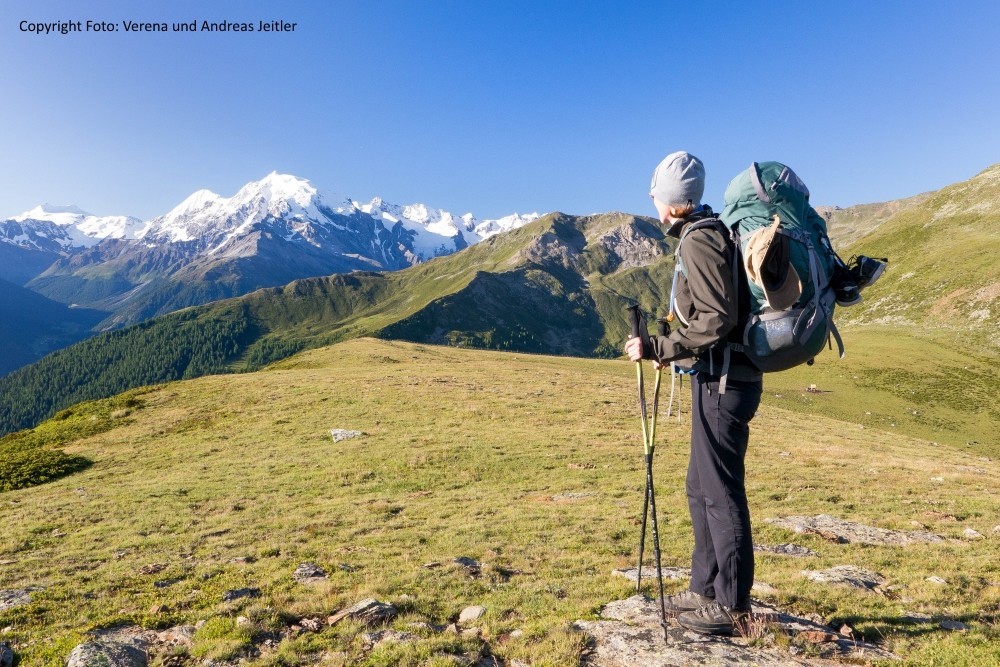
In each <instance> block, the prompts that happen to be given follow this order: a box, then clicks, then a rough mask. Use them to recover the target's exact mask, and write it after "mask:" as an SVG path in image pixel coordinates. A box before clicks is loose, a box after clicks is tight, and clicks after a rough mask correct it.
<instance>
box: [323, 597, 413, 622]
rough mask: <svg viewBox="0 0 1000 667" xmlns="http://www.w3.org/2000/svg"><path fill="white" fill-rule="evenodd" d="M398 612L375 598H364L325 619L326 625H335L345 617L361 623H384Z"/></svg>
mask: <svg viewBox="0 0 1000 667" xmlns="http://www.w3.org/2000/svg"><path fill="white" fill-rule="evenodd" d="M398 613H399V612H398V611H397V610H396V608H395V607H394V606H392V605H391V604H388V603H385V602H379V601H378V600H376V599H375V598H365V599H364V600H362V601H360V602H358V603H357V604H355V605H352V606H350V607H348V608H347V609H341V610H340V611H338V612H337V613H336V614H334V615H333V616H330V617H329V618H327V619H326V623H327V625H336V624H337V623H340V622H341V621H342V620H344V619H345V618H351V619H353V620H355V621H361V622H362V623H384V622H385V621H390V620H392V619H393V618H395V616H396V614H398Z"/></svg>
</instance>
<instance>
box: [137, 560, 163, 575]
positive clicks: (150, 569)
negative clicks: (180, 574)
mask: <svg viewBox="0 0 1000 667" xmlns="http://www.w3.org/2000/svg"><path fill="white" fill-rule="evenodd" d="M166 569H167V564H166V563H150V564H149V565H143V566H142V567H140V568H139V574H156V573H157V572H163V571H164V570H166Z"/></svg>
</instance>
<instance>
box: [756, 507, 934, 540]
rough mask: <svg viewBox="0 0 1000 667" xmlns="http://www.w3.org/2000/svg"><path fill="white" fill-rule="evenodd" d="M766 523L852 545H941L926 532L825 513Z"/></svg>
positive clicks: (780, 518)
mask: <svg viewBox="0 0 1000 667" xmlns="http://www.w3.org/2000/svg"><path fill="white" fill-rule="evenodd" d="M767 522H768V523H771V524H774V525H776V526H781V527H782V528H787V529H789V530H793V531H795V532H796V533H814V534H817V535H820V536H822V537H823V538H825V539H828V540H831V541H834V542H841V543H856V544H876V545H892V546H907V545H910V544H919V543H923V542H943V541H944V538H943V537H941V536H940V535H935V534H934V533H929V532H927V531H903V530H887V529H885V528H875V527H873V526H866V525H864V524H860V523H855V522H853V521H844V520H841V519H837V518H835V517H832V516H830V515H828V514H820V515H819V516H815V517H810V516H786V517H779V518H777V519H767Z"/></svg>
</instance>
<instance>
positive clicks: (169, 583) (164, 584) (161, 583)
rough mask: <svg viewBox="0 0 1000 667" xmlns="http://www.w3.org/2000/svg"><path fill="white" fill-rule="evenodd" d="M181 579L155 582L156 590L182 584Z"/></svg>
mask: <svg viewBox="0 0 1000 667" xmlns="http://www.w3.org/2000/svg"><path fill="white" fill-rule="evenodd" d="M181 581H182V580H181V579H160V580H159V581H154V582H153V587H154V588H167V587H169V586H173V585H174V584H177V583H180V582H181Z"/></svg>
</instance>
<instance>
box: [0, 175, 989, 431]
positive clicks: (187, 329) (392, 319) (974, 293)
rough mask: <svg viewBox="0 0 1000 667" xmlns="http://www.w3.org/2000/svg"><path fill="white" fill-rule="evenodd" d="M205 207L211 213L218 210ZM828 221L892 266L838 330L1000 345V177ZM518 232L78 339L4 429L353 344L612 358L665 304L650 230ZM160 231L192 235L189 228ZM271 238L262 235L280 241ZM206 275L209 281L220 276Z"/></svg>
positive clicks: (397, 229) (11, 402) (664, 253)
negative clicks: (178, 382) (637, 313)
mask: <svg viewBox="0 0 1000 667" xmlns="http://www.w3.org/2000/svg"><path fill="white" fill-rule="evenodd" d="M265 180H266V179H265ZM208 201H209V204H208V205H209V206H212V205H213V204H212V203H211V202H212V201H214V200H212V199H210V198H208ZM370 206H371V207H372V208H371V210H370V211H367V212H366V211H364V210H363V209H362V208H361V207H356V208H355V211H356V212H355V213H352V214H351V215H350V216H342V217H339V218H332V219H331V218H330V217H329V216H330V215H333V216H340V215H342V214H339V213H336V212H334V211H333V209H330V211H331V213H330V214H329V215H327V214H325V213H324V214H323V215H324V217H325V218H326V219H328V220H332V221H337V222H338V224H339V223H340V222H345V221H349V220H354V221H360V220H362V219H363V218H362V217H361V216H367V218H368V219H369V220H373V219H374V218H373V217H372V216H373V213H372V212H373V211H376V210H377V211H378V213H375V215H386V214H387V215H389V216H391V217H393V218H396V219H397V221H398V220H399V218H398V217H397V215H396V214H397V213H398V212H400V211H398V209H396V210H393V209H390V210H386V209H387V208H388V207H386V205H384V204H380V203H377V202H373V203H372V204H371V205H370ZM195 208H196V209H197V210H201V207H200V206H196V207H195ZM320 212H321V213H322V211H320ZM828 213H829V221H830V227H831V233H832V235H833V236H834V238H838V237H840V238H843V237H844V236H851V237H853V238H857V239H858V240H857V241H855V242H854V243H852V244H850V245H848V246H846V247H844V246H843V245H841V246H840V247H839V248H838V249H839V250H840V251H841V254H842V255H844V257H845V258H847V257H849V256H850V255H851V254H853V253H860V254H868V255H871V256H886V257H889V258H890V264H889V268H888V270H887V271H886V273H885V275H884V276H883V277H882V278H881V280H879V281H878V282H877V283H876V284H875V285H874V286H872V287H870V288H868V290H866V291H865V293H864V300H863V302H862V303H861V304H859V305H856V306H853V307H851V308H848V309H838V311H837V321H838V323H843V324H855V325H866V324H878V325H887V326H900V327H905V328H907V329H910V328H913V327H933V328H934V329H935V333H938V334H940V333H944V334H946V335H945V339H946V340H949V341H951V344H952V345H954V346H955V347H957V348H962V349H965V350H968V351H971V352H972V353H973V354H975V353H976V352H977V351H982V352H983V353H984V354H985V353H987V352H989V353H991V354H992V353H994V352H995V351H996V349H997V348H1000V334H998V332H997V331H998V328H997V323H998V322H1000V263H998V262H997V261H996V257H997V256H1000V165H996V166H994V167H991V168H990V169H987V170H986V171H984V172H982V173H980V174H978V175H977V176H975V177H974V178H972V179H970V180H968V181H965V182H962V183H958V184H955V185H952V186H949V187H946V188H944V189H942V190H940V191H937V192H933V193H927V194H926V195H921V196H919V197H914V198H910V199H907V200H901V202H899V203H892V202H890V203H887V204H883V205H869V206H866V207H863V208H859V209H858V210H854V209H837V210H831V211H828ZM307 217H308V216H305V215H303V216H302V217H301V218H294V216H293V218H292V219H296V220H305V219H306V218H307ZM261 219H262V220H277V217H276V216H274V215H270V216H268V215H263V216H262V217H261ZM282 219H284V220H288V219H289V218H287V217H283V218H282ZM310 219H311V218H310ZM438 219H439V220H440V219H441V218H438ZM523 220H524V218H521V219H520V221H523ZM450 221H451V222H452V223H454V224H455V226H456V228H460V229H462V230H463V231H462V238H463V239H466V238H467V237H466V233H467V232H469V230H467V229H465V228H464V227H461V226H460V225H459V223H456V222H455V218H454V217H452V218H450ZM859 221H861V222H859ZM254 224H256V223H251V224H250V226H251V227H252V226H253V225H254ZM289 224H291V223H289ZM304 224H305V223H304ZM309 224H312V223H309ZM359 224H360V223H359ZM408 224H414V223H412V222H411V223H408ZM345 226H346V227H347V232H346V233H347V234H353V232H351V231H350V229H351V228H350V227H349V226H347V225H346V224H345ZM860 226H864V228H865V230H866V231H864V232H862V230H861V229H860ZM510 227H511V229H510V230H509V231H508V232H507V233H504V234H492V235H489V236H486V235H485V234H483V235H481V236H480V238H482V237H483V236H486V238H482V240H479V239H476V237H475V236H472V237H471V239H476V240H477V242H476V243H474V244H471V245H469V246H468V247H466V248H465V249H464V250H462V251H460V252H453V253H451V254H449V255H447V256H441V257H437V258H435V259H431V260H429V261H426V262H420V263H418V264H416V265H414V266H411V267H409V268H406V269H402V270H399V271H354V272H351V273H338V274H336V275H329V276H324V277H315V278H306V279H298V280H293V281H291V282H288V283H287V284H284V285H283V286H281V287H271V288H266V289H259V290H256V291H254V292H252V293H249V294H246V295H244V296H241V297H238V298H230V299H225V300H221V301H218V302H215V303H211V304H207V305H202V306H199V307H196V308H187V309H185V310H182V311H180V312H175V313H170V314H167V315H164V316H161V317H156V318H153V319H150V320H148V321H144V322H142V323H141V324H138V325H135V326H129V327H126V328H123V329H119V330H115V331H109V332H106V333H103V334H101V335H98V336H95V337H92V338H90V339H89V340H85V341H83V342H80V343H77V344H75V345H73V346H71V347H69V348H67V349H65V350H60V351H59V352H56V353H53V354H50V355H48V356H47V357H45V358H44V359H42V360H41V361H39V362H37V363H35V364H32V365H30V366H27V367H25V368H22V369H20V370H18V371H15V372H13V373H11V374H10V375H8V376H7V377H3V378H0V433H3V432H7V431H9V430H14V429H18V428H23V427H25V426H30V425H32V424H35V423H37V422H38V421H39V420H41V419H43V418H45V417H47V416H49V415H51V414H53V413H54V412H55V411H57V410H59V409H62V408H65V407H67V406H69V405H72V404H73V403H76V402H78V401H81V400H86V399H91V398H99V397H104V396H110V395H114V394H116V393H119V392H122V391H124V390H126V389H129V388H131V387H137V386H142V385H146V384H152V383H159V382H164V381H170V380H175V379H182V378H193V377H198V376H200V375H204V374H207V373H221V372H239V371H244V370H253V369H257V368H260V367H262V366H264V365H266V364H268V363H271V362H273V361H276V360H279V359H282V358H284V357H287V356H289V355H291V354H294V353H295V352H297V351H299V350H302V349H306V348H311V347H318V346H322V345H327V344H331V343H335V342H339V341H342V340H346V339H349V338H356V337H359V336H376V337H381V338H390V339H403V340H410V341H416V342H426V343H436V344H449V345H464V346H474V347H484V348H492V349H508V350H518V351H526V352H538V353H547V354H563V355H580V356H605V357H607V356H617V355H618V354H619V350H620V347H621V344H622V342H623V341H624V339H625V337H626V335H627V325H626V322H625V317H624V310H623V308H624V306H625V305H626V304H627V303H629V302H633V301H636V302H639V303H640V305H641V306H642V307H643V309H644V310H646V312H649V313H662V312H663V310H664V309H665V308H666V304H667V302H668V298H669V288H670V281H671V276H672V271H673V258H672V245H673V243H672V241H670V240H668V239H666V238H664V236H663V232H662V230H661V229H660V226H659V225H657V224H656V222H655V221H654V220H653V219H651V218H642V217H636V216H632V215H627V214H623V213H608V214H601V215H594V216H585V217H578V216H570V215H564V214H560V213H554V214H549V215H546V216H544V217H542V218H540V219H538V220H535V221H533V222H531V223H530V224H520V222H517V223H515V224H511V225H510ZM195 228H196V229H197V228H199V227H195ZM475 228H476V227H475V226H473V230H472V232H474V231H475ZM161 229H165V230H168V232H167V233H169V230H175V231H174V232H173V233H175V234H178V235H181V234H184V233H186V232H184V231H183V230H184V229H185V228H184V227H183V226H180V227H179V226H175V225H166V226H164V227H162V228H161ZM273 229H274V228H273V227H272V228H271V229H269V230H268V232H261V233H262V234H263V233H271V234H272V235H273V234H275V232H274V231H273ZM385 229H386V227H385V226H384V225H383V230H385ZM389 229H390V230H393V231H392V233H394V234H396V235H397V236H396V237H395V238H404V237H405V238H407V239H409V240H411V241H412V239H413V236H414V235H411V234H409V233H408V232H409V231H410V230H408V228H407V227H406V226H404V225H403V224H402V223H398V224H394V225H393V226H392V227H391V228H389ZM424 229H425V231H427V233H435V232H433V231H428V230H427V229H426V228H424ZM339 231H344V230H339ZM469 233H470V234H471V232H469ZM224 236H225V234H224V233H221V232H220V234H219V236H218V238H219V239H220V241H219V243H220V245H219V246H215V247H230V246H228V245H227V244H229V243H230V241H229V240H225V239H223V238H222V237H224ZM234 238H236V237H234ZM471 239H470V240H471ZM125 242H132V243H135V241H128V239H113V240H111V241H102V242H101V243H98V244H96V245H94V246H91V248H90V249H85V250H84V251H81V252H82V253H84V254H85V253H86V252H87V251H88V250H93V249H95V248H100V247H101V246H102V245H106V244H109V243H125ZM138 242H139V243H140V244H141V243H142V241H141V240H138ZM455 242H456V243H457V239H456V240H455ZM175 243H181V244H183V243H198V241H194V240H188V241H180V240H178V241H176V242H175ZM289 243H291V241H289ZM296 243H299V242H298V241H296ZM466 243H469V241H466ZM390 246H391V244H390ZM379 247H385V246H379ZM456 247H457V246H456ZM158 248H159V247H158V246H155V247H153V248H151V249H150V250H151V251H155V250H157V249H158ZM178 254H179V251H178ZM212 256H213V255H212V254H209V255H208V257H212ZM388 256H389V255H388V253H387V254H386V255H382V256H381V257H382V259H383V260H386V259H387V257H388ZM60 261H62V260H60ZM56 266H57V267H58V266H59V264H58V263H57V265H56ZM97 266H99V265H97ZM184 266H185V267H190V266H201V265H199V264H197V263H196V262H190V263H188V264H185V265H184ZM52 273H53V272H52V271H46V272H45V274H43V276H42V278H44V277H45V276H47V275H51V274H52ZM70 275H72V274H70ZM83 275H84V277H86V276H88V275H90V274H87V273H86V272H83ZM203 279H204V280H203V282H206V283H207V282H208V281H210V280H212V279H213V278H211V271H208V272H207V273H205V274H203ZM37 280H41V278H39V279H36V281H37ZM32 284H34V281H33V283H32ZM989 403H990V405H992V402H989Z"/></svg>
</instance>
